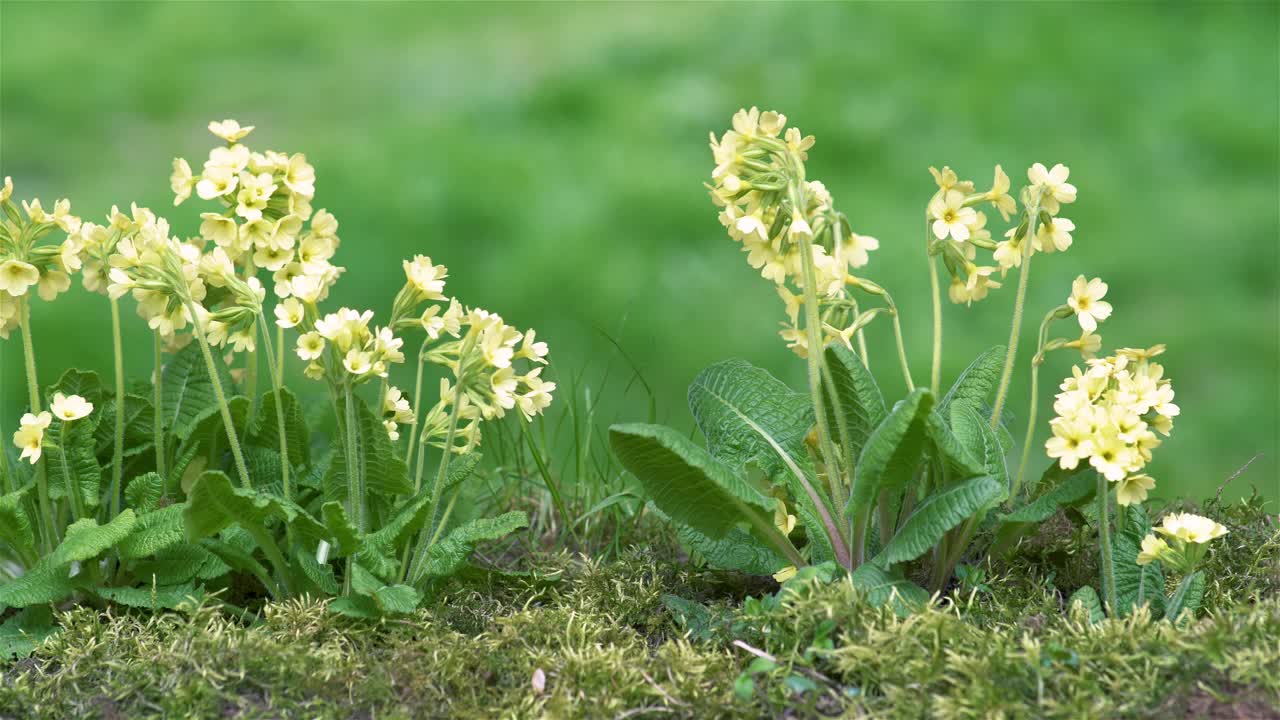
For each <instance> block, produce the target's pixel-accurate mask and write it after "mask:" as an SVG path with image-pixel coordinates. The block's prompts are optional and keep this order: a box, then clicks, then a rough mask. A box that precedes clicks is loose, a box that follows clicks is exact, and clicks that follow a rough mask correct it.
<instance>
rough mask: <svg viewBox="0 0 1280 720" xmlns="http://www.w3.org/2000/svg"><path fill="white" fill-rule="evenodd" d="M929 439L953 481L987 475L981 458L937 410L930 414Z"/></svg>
mask: <svg viewBox="0 0 1280 720" xmlns="http://www.w3.org/2000/svg"><path fill="white" fill-rule="evenodd" d="M929 439H930V440H931V441H932V442H933V446H934V448H936V450H937V454H938V456H939V458H940V459H941V460H942V461H943V462H945V463H946V467H947V470H948V472H949V473H950V476H951V478H952V479H955V480H963V479H965V478H971V477H977V476H978V475H985V474H986V473H985V472H984V470H983V467H982V462H981V458H980V456H979V455H978V454H976V453H975V452H974V451H972V450H971V449H970V447H969V445H968V443H967V442H965V441H964V440H961V439H960V438H959V437H957V435H956V431H955V429H954V428H953V427H952V426H951V425H948V424H947V422H946V421H945V420H943V419H942V415H941V414H939V413H938V411H937V410H933V411H931V412H930V413H929Z"/></svg>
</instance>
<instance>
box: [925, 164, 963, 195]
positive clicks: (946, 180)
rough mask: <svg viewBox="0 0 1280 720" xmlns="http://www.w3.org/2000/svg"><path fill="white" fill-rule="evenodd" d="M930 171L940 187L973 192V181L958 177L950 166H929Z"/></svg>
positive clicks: (946, 189)
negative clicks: (962, 179)
mask: <svg viewBox="0 0 1280 720" xmlns="http://www.w3.org/2000/svg"><path fill="white" fill-rule="evenodd" d="M929 173H930V174H931V175H933V181H934V182H935V183H937V184H938V189H939V190H941V191H943V192H946V191H948V190H953V189H954V190H959V191H960V192H966V193H969V192H973V183H972V182H970V181H968V180H964V181H961V180H960V178H958V177H956V171H955V170H952V169H951V167H950V166H943V168H942V170H941V171H939V170H938V168H935V167H931V168H929Z"/></svg>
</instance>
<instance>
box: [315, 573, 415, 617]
mask: <svg viewBox="0 0 1280 720" xmlns="http://www.w3.org/2000/svg"><path fill="white" fill-rule="evenodd" d="M351 591H352V593H353V594H352V595H347V596H344V597H340V598H338V599H337V600H334V601H333V602H332V603H330V605H329V609H330V610H332V611H334V612H338V613H342V614H344V615H351V616H354V617H362V618H379V617H384V616H387V615H407V614H409V613H412V612H413V611H414V610H416V609H417V608H418V603H419V602H421V601H422V594H421V593H419V592H418V591H417V590H414V589H413V588H411V587H409V586H408V585H388V584H385V583H383V582H382V581H381V580H380V579H379V578H378V577H377V576H375V575H374V574H373V573H371V572H369V571H368V570H366V569H365V568H363V567H361V566H360V564H359V563H354V564H352V574H351Z"/></svg>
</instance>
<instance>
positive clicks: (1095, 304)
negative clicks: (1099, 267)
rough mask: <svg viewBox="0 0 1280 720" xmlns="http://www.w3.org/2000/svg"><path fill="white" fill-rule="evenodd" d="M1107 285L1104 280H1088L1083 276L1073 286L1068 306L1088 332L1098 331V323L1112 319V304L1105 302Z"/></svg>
mask: <svg viewBox="0 0 1280 720" xmlns="http://www.w3.org/2000/svg"><path fill="white" fill-rule="evenodd" d="M1106 294H1107V284H1106V283H1104V282H1102V278H1094V279H1092V280H1086V279H1085V276H1083V275H1081V276H1079V277H1077V278H1076V279H1075V282H1073V283H1072V284H1071V296H1070V297H1068V298H1067V305H1068V306H1070V307H1071V309H1072V310H1074V311H1075V313H1076V319H1077V320H1078V321H1079V322H1080V327H1081V328H1083V329H1084V330H1086V331H1088V332H1093V331H1094V330H1097V329H1098V323H1099V322H1100V321H1102V320H1106V319H1107V318H1109V317H1111V303H1109V302H1105V301H1104V300H1103V299H1102V298H1103V297H1106Z"/></svg>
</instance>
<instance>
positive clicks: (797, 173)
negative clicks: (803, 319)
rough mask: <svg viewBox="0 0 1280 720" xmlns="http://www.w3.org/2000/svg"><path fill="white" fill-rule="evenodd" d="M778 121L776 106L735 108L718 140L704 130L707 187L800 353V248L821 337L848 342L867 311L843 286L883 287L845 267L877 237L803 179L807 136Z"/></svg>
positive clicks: (803, 350)
mask: <svg viewBox="0 0 1280 720" xmlns="http://www.w3.org/2000/svg"><path fill="white" fill-rule="evenodd" d="M786 123H787V118H786V116H785V115H781V114H779V113H776V112H764V113H761V112H760V111H759V110H758V109H757V108H754V107H753V108H751V109H750V110H739V111H738V112H737V113H736V114H735V115H734V116H733V128H732V129H731V130H728V131H726V132H725V133H724V135H723V136H721V137H720V138H718V139H717V138H716V136H715V135H714V134H712V136H711V152H712V155H713V157H714V159H715V163H716V166H715V169H714V170H713V171H712V173H711V179H712V182H713V184H712V185H708V186H707V187H708V188H709V189H710V191H711V199H712V201H713V202H714V203H715V204H716V206H717V207H720V208H721V212H720V222H721V224H722V225H724V227H725V229H726V230H727V231H728V233H729V237H730V238H732V239H733V240H735V241H737V242H739V243H742V251H743V252H744V253H746V254H747V262H748V263H749V264H750V265H751V267H753V268H756V269H757V270H759V271H760V274H761V276H763V277H764V278H766V279H768V280H772V281H773V282H774V283H775V284H776V285H777V288H778V294H779V296H780V297H781V298H782V301H783V303H784V306H785V308H786V313H787V318H788V321H789V322H788V323H784V324H783V328H784V329H783V330H782V331H781V333H780V334H781V335H782V337H783V338H784V339H785V340H787V342H788V346H789V347H791V348H792V349H793V350H794V351H795V352H796V353H797V354H799V355H801V356H802V357H803V356H805V355H807V353H808V340H807V337H806V335H805V333H804V332H803V331H802V330H801V329H800V326H799V323H798V315H799V312H800V310H801V308H802V306H803V304H804V297H803V290H804V288H805V286H806V284H807V281H806V278H805V275H806V272H805V268H804V266H805V263H804V262H803V255H802V253H805V252H809V253H810V254H811V258H812V266H813V275H814V277H813V279H812V282H813V285H814V288H813V289H814V291H815V295H816V296H817V298H818V304H819V306H820V313H821V318H822V336H823V342H829V341H832V340H837V339H838V340H840V341H841V342H843V343H845V344H846V345H848V344H849V342H850V338H851V337H852V335H853V334H854V333H855V332H856V331H857V330H858V329H860V328H861V327H862V326H864V325H865V324H866V323H867V322H870V320H871V319H872V318H873V317H874V314H872V313H859V312H858V310H857V305H856V303H855V302H854V301H853V299H852V297H851V296H850V294H849V290H850V289H852V288H858V289H862V290H864V291H867V292H870V293H872V294H875V295H882V294H883V290H882V289H881V288H880V287H879V286H878V285H876V284H875V283H873V282H871V281H870V280H866V279H863V278H858V277H855V276H853V275H851V274H850V271H851V270H855V269H858V268H861V267H864V266H865V265H867V263H868V262H869V260H870V258H869V257H868V253H869V252H870V251H872V250H875V249H877V248H879V247H880V242H879V241H878V240H876V239H875V238H873V237H868V236H866V235H860V234H858V233H856V232H854V231H853V229H852V228H851V227H850V225H849V219H848V218H847V217H846V216H845V215H844V213H841V212H839V211H838V210H836V209H835V207H834V205H833V202H832V198H831V193H830V192H828V191H827V188H826V186H824V185H823V184H822V183H821V182H819V181H817V180H807V179H806V178H805V161H806V160H807V159H808V150H809V148H811V147H813V144H814V139H813V136H811V135H810V136H802V135H801V134H800V130H799V129H797V128H794V127H793V128H787V127H786ZM784 129H785V132H784ZM806 248H807V250H806Z"/></svg>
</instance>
